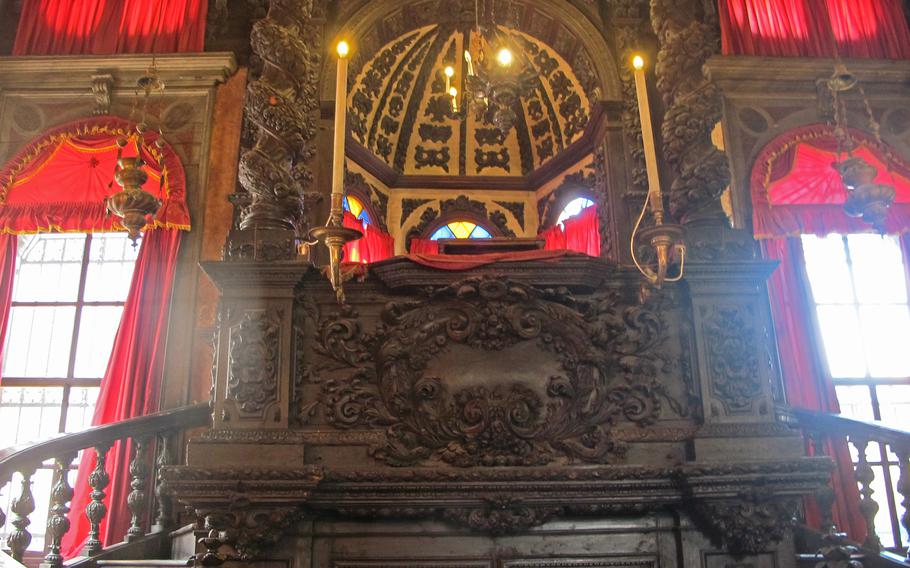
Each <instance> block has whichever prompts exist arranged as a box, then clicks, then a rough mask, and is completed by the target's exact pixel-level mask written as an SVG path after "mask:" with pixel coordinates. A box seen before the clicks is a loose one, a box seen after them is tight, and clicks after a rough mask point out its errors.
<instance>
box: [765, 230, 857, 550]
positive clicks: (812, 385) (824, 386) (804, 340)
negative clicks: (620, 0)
mask: <svg viewBox="0 0 910 568" xmlns="http://www.w3.org/2000/svg"><path fill="white" fill-rule="evenodd" d="M760 242H761V247H762V254H763V256H764V258H766V259H769V260H777V261H780V265H779V266H778V267H777V270H775V271H774V273H773V274H772V275H771V278H770V279H769V280H768V296H769V299H770V301H771V317H772V319H773V321H774V331H775V335H776V337H777V346H778V347H777V348H778V354H779V356H780V368H781V375H782V377H783V381H784V390H785V392H786V394H787V402H788V403H789V404H790V405H791V406H795V407H798V408H805V409H808V410H814V411H817V412H828V413H833V414H838V413H839V412H840V406H839V405H838V402H837V393H836V392H835V390H834V384H833V383H832V382H831V381H830V380H827V379H826V377H828V373H827V370H826V368H825V366H824V364H823V363H821V362H820V361H819V359H818V354H820V353H821V350H820V346H819V345H817V341H816V338H815V335H814V334H813V333H812V331H811V328H810V325H809V322H811V321H813V320H814V316H813V314H812V307H811V305H812V304H811V300H810V298H811V292H810V291H809V289H808V287H807V282H808V276H806V274H805V268H804V267H805V259H804V258H803V247H802V241H801V240H800V238H799V237H791V238H778V239H767V240H763V241H760ZM813 377H814V378H815V379H814V380H813V379H812V378H813ZM809 453H810V454H811V455H828V456H830V457H831V458H832V459H833V460H834V462H835V464H836V465H837V468H836V469H835V471H834V473H833V474H832V476H831V485H832V488H833V489H834V495H835V502H834V505H833V506H832V513H833V515H834V522H835V524H836V525H837V527H838V528H839V529H840V530H842V531H845V532H846V533H847V534H849V535H850V537H851V538H852V539H853V540H854V541H855V542H863V540H864V539H865V537H866V523H865V520H864V519H863V516H862V514H861V513H860V511H859V505H858V504H859V489H858V488H857V485H856V478H855V477H854V474H853V462H852V460H851V458H850V451H849V449H848V447H847V442H846V440H845V439H843V438H841V439H830V438H829V439H828V440H826V441H825V447H824V448H812V447H810V448H809ZM805 511H806V522H807V523H808V524H809V526H813V527H819V526H820V524H821V515H820V513H819V510H818V506H817V504H816V503H815V500H814V499H807V500H806V501H805Z"/></svg>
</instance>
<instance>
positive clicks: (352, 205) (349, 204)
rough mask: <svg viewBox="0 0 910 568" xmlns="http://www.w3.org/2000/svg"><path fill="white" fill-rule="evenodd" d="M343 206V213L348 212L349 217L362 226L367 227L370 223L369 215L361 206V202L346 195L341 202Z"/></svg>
mask: <svg viewBox="0 0 910 568" xmlns="http://www.w3.org/2000/svg"><path fill="white" fill-rule="evenodd" d="M343 205H344V210H345V211H349V212H350V213H351V215H353V216H354V217H355V218H356V219H357V220H358V221H360V222H362V223H363V224H364V225H369V224H370V223H372V221H371V220H370V214H369V213H368V212H367V209H366V207H364V206H363V202H362V201H360V200H359V199H357V198H356V197H354V196H353V195H346V196H345V198H344V201H343Z"/></svg>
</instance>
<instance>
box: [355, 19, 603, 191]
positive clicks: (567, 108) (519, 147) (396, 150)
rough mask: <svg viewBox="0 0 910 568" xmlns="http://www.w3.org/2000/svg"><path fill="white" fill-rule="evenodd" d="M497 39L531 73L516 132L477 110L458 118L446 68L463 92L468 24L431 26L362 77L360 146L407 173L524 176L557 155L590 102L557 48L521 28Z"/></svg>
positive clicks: (575, 133) (575, 135)
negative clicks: (507, 45) (451, 70)
mask: <svg viewBox="0 0 910 568" xmlns="http://www.w3.org/2000/svg"><path fill="white" fill-rule="evenodd" d="M499 32H500V33H501V34H502V35H503V36H505V37H506V38H508V40H509V42H510V44H511V45H510V47H512V49H513V50H516V51H518V53H516V54H515V58H516V60H517V61H519V64H520V65H521V66H523V67H525V68H527V69H528V70H529V71H531V72H532V74H533V75H534V80H533V83H532V84H533V87H532V88H531V89H529V90H528V91H527V92H526V95H525V96H524V97H522V98H521V99H520V101H519V102H518V104H517V105H516V106H517V107H520V108H514V109H513V110H515V112H516V113H517V114H518V120H517V121H516V123H515V125H514V127H512V128H510V129H509V130H508V131H507V132H503V131H501V130H500V129H498V128H496V127H495V126H494V125H493V124H492V122H490V121H489V120H488V118H487V117H485V116H483V117H478V116H476V114H475V113H474V112H472V111H471V109H466V112H463V113H461V114H456V113H455V112H454V111H453V105H452V98H451V96H450V95H449V94H448V93H447V90H446V81H445V77H444V75H443V69H444V68H445V67H446V66H451V67H453V68H454V69H455V75H454V77H453V79H452V81H453V84H454V85H455V86H456V87H457V88H458V91H459V93H464V92H465V86H464V82H465V75H466V65H465V62H464V57H463V55H462V54H463V53H464V51H465V49H466V47H467V46H468V44H469V41H470V39H469V38H470V33H471V31H470V27H468V26H465V27H464V28H462V27H453V26H445V25H429V26H425V27H423V28H420V29H417V30H414V31H411V32H408V33H406V34H404V35H402V36H400V37H398V38H396V39H394V40H392V41H391V42H389V43H387V44H386V45H385V46H383V48H382V49H381V50H379V51H378V52H377V53H375V54H374V55H373V57H372V58H371V59H370V60H368V61H366V63H365V64H364V65H363V67H362V68H361V69H359V70H358V72H357V75H356V78H355V80H354V84H353V87H352V89H351V93H350V95H349V99H348V104H349V111H348V114H349V116H350V119H351V126H350V128H351V134H352V137H353V139H354V141H355V142H357V143H358V144H360V145H362V146H363V147H364V148H366V149H367V150H369V152H370V153H372V154H373V155H374V156H376V157H377V158H379V159H380V160H381V161H382V162H383V163H385V164H386V165H387V166H389V167H390V168H392V169H393V170H394V171H395V172H397V173H399V174H407V175H435V176H446V175H462V176H465V175H467V176H523V175H528V174H530V173H531V172H533V171H534V170H537V169H538V168H540V167H541V166H542V165H544V164H545V163H547V162H548V161H550V160H552V159H553V158H555V157H556V156H557V155H558V154H559V153H560V152H562V151H563V150H565V149H566V148H567V147H569V146H570V145H571V144H572V143H573V142H575V141H577V140H578V139H579V138H581V136H582V134H583V133H584V131H585V128H586V127H587V125H588V122H589V120H590V115H591V103H590V99H589V97H588V95H587V93H586V92H585V89H584V87H583V86H582V85H581V84H580V82H579V79H578V77H577V76H576V75H575V73H574V71H573V70H572V68H571V67H570V66H569V64H568V63H567V62H566V61H565V59H563V58H562V57H561V56H560V55H559V54H557V53H556V52H555V50H553V49H552V48H551V47H549V46H547V45H546V44H544V43H543V42H541V41H540V40H537V39H535V38H533V37H531V36H529V35H527V34H525V33H522V32H519V31H516V30H512V29H507V28H504V27H501V26H500V27H499ZM474 55H475V57H476V54H474ZM489 56H490V55H488V57H489ZM514 71H515V72H518V69H517V66H516V69H515V70H514ZM458 100H459V106H465V103H464V101H463V100H462V97H461V96H460V95H459V99H458Z"/></svg>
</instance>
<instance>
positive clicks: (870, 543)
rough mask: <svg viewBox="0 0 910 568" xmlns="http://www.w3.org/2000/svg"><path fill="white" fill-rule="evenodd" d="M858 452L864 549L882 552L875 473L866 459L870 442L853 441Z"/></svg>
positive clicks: (858, 480) (857, 464)
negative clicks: (873, 484)
mask: <svg viewBox="0 0 910 568" xmlns="http://www.w3.org/2000/svg"><path fill="white" fill-rule="evenodd" d="M850 441H851V442H853V445H854V446H856V451H857V452H858V453H859V459H858V461H857V463H856V469H855V473H856V481H857V483H859V494H860V500H859V510H860V513H862V515H863V518H864V519H865V521H866V533H867V534H866V540H865V541H864V542H863V547H865V548H868V549H869V550H876V551H878V550H881V549H882V543H881V540H879V538H878V535H877V534H876V533H875V514H876V513H878V503H876V502H875V499H873V498H872V494H873V493H875V490H873V489H872V482H873V481H874V480H875V472H874V471H873V470H872V466H870V465H869V462H868V460H867V459H866V448H867V447H868V446H869V441H868V440H862V439H859V440H856V439H851V440H850Z"/></svg>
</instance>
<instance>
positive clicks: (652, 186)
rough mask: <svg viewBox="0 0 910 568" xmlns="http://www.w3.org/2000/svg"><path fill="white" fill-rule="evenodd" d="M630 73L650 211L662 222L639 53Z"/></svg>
mask: <svg viewBox="0 0 910 568" xmlns="http://www.w3.org/2000/svg"><path fill="white" fill-rule="evenodd" d="M632 74H633V75H634V77H635V93H636V94H637V95H638V114H639V117H640V118H641V138H642V145H643V146H644V150H645V166H646V168H647V173H648V194H649V195H650V199H651V211H652V212H653V213H654V217H655V221H657V224H661V223H662V222H663V210H664V208H663V198H662V196H661V192H660V175H659V174H658V170H657V147H656V146H655V144H654V128H653V126H652V125H651V105H650V103H649V102H648V86H647V83H646V82H645V60H644V58H642V56H641V55H636V56H635V57H633V58H632Z"/></svg>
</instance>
